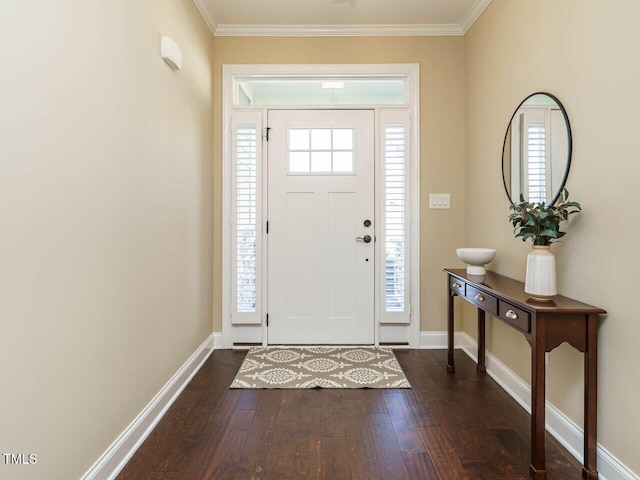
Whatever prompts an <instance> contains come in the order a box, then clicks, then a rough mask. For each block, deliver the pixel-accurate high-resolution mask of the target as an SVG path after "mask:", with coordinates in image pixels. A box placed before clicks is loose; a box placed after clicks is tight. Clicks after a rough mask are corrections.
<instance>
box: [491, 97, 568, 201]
mask: <svg viewBox="0 0 640 480" xmlns="http://www.w3.org/2000/svg"><path fill="white" fill-rule="evenodd" d="M571 148H572V141H571V126H570V125H569V117H567V112H566V111H565V109H564V107H563V106H562V104H561V103H560V101H559V100H558V99H557V98H556V97H554V96H553V95H551V94H549V93H541V92H539V93H534V94H532V95H529V96H528V97H527V98H525V99H524V100H523V101H522V103H520V105H518V108H516V111H515V113H514V114H513V116H512V117H511V122H509V127H508V128H507V133H506V134H505V136H504V145H503V147H502V179H503V181H504V188H505V190H506V191H507V195H508V196H509V200H510V201H511V203H516V202H519V201H520V196H521V195H522V197H523V198H524V199H525V200H527V201H529V202H538V203H542V202H545V204H547V205H553V204H554V203H555V202H556V200H557V199H558V196H559V195H560V192H561V191H562V189H563V188H564V185H565V183H566V181H567V175H568V174H569V167H570V165H571Z"/></svg>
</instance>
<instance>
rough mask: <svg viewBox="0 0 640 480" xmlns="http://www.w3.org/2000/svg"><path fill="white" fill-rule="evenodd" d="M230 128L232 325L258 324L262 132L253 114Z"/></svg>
mask: <svg viewBox="0 0 640 480" xmlns="http://www.w3.org/2000/svg"><path fill="white" fill-rule="evenodd" d="M232 124H233V125H232V129H233V193H232V201H233V212H232V223H233V234H232V242H233V248H232V252H233V257H232V260H231V263H232V276H233V278H232V282H231V284H232V322H233V323H234V324H238V323H241V324H250V323H254V324H257V323H260V287H261V285H260V244H261V228H260V226H261V220H260V214H259V205H260V196H259V195H260V188H259V184H258V178H260V177H259V166H260V155H261V151H262V148H261V145H262V131H261V128H260V121H259V117H257V116H256V115H255V114H253V113H245V114H236V115H234V120H233V122H232Z"/></svg>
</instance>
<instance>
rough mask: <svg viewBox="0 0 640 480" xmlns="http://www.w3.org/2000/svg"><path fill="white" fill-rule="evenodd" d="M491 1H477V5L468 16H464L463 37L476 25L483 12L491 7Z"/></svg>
mask: <svg viewBox="0 0 640 480" xmlns="http://www.w3.org/2000/svg"><path fill="white" fill-rule="evenodd" d="M490 3H491V0H476V1H475V3H474V4H473V5H472V6H471V8H470V9H469V11H468V12H467V14H466V15H465V16H464V18H463V19H462V21H461V22H460V28H461V30H462V35H464V34H465V33H467V32H468V31H469V29H470V28H471V26H472V25H473V24H474V23H476V20H478V18H480V15H482V12H484V10H485V9H486V8H487V7H488V6H489V4H490Z"/></svg>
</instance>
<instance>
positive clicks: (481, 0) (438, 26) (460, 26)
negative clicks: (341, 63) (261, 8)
mask: <svg viewBox="0 0 640 480" xmlns="http://www.w3.org/2000/svg"><path fill="white" fill-rule="evenodd" d="M193 3H195V5H196V7H197V8H198V11H199V12H200V15H201V16H202V18H203V19H204V21H205V22H206V24H207V26H208V27H209V30H211V34H212V35H214V36H216V37H443V36H446V37H459V36H463V35H464V34H465V33H467V31H468V30H469V28H471V26H472V25H473V24H474V23H475V21H476V20H477V19H478V18H479V17H480V15H482V12H484V10H485V8H487V6H488V5H489V4H490V3H491V0H475V2H474V3H473V5H471V8H470V9H469V11H468V12H467V13H466V15H465V16H464V17H463V18H462V21H461V22H460V23H434V24H396V25H390V24H385V25H381V24H378V25H376V24H371V25H362V24H361V25H256V24H250V25H249V24H216V23H215V21H214V19H213V17H212V15H211V9H210V8H207V5H206V3H205V1H204V0H193Z"/></svg>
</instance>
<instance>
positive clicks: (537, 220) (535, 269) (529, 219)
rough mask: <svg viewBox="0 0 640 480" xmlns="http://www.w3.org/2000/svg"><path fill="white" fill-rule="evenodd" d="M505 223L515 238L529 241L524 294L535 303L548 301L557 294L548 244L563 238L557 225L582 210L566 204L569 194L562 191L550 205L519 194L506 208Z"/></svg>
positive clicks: (573, 204)
mask: <svg viewBox="0 0 640 480" xmlns="http://www.w3.org/2000/svg"><path fill="white" fill-rule="evenodd" d="M510 209H511V210H513V213H512V214H511V215H509V221H510V222H511V224H512V225H513V227H514V230H513V231H514V234H515V236H516V238H522V241H523V242H525V241H527V240H529V239H531V240H532V241H533V251H532V252H531V253H530V254H529V255H528V256H527V275H526V281H525V288H524V291H525V292H526V293H528V294H530V295H531V298H533V299H535V300H543V301H548V300H551V299H552V298H553V297H554V296H555V295H556V294H557V293H558V292H557V285H556V259H555V256H554V255H553V254H552V253H551V244H552V243H554V242H557V241H558V240H560V239H561V238H562V237H564V235H565V232H562V231H560V224H561V223H562V222H564V221H566V220H567V219H568V218H569V216H570V215H572V214H574V213H578V212H580V211H582V207H581V206H580V204H579V203H578V202H572V201H569V191H568V190H567V189H566V188H563V189H562V191H561V192H560V196H559V197H558V200H557V201H556V202H555V203H554V204H552V205H546V204H545V203H544V202H542V203H537V202H528V201H526V200H525V199H524V197H523V196H522V195H520V203H517V204H513V205H511V207H510Z"/></svg>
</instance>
